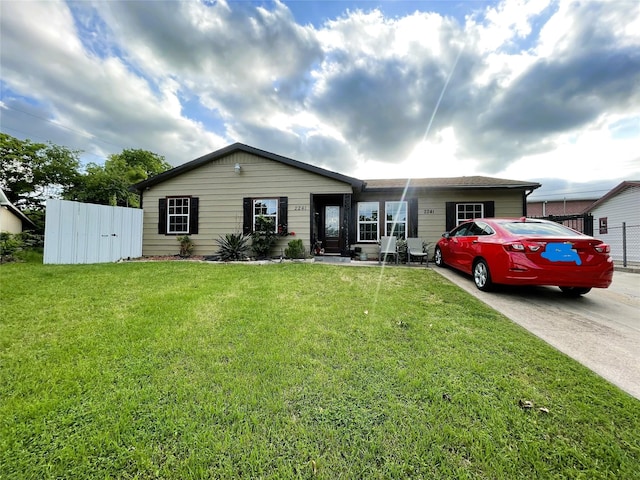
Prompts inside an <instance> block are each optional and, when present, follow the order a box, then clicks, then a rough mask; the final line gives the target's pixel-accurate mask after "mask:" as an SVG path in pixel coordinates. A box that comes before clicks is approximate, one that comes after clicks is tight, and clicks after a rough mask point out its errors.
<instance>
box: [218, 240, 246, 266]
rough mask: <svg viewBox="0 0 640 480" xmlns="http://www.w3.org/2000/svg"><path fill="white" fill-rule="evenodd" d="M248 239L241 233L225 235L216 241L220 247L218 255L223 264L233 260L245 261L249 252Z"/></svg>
mask: <svg viewBox="0 0 640 480" xmlns="http://www.w3.org/2000/svg"><path fill="white" fill-rule="evenodd" d="M250 238H251V237H249V236H248V235H245V234H243V233H227V234H226V235H225V236H224V237H220V238H219V239H218V240H216V243H217V244H218V246H219V247H220V248H219V249H218V255H219V256H220V259H221V260H222V261H224V262H228V261H233V260H236V261H237V260H245V259H246V258H247V252H248V251H249V248H250V246H249V239H250Z"/></svg>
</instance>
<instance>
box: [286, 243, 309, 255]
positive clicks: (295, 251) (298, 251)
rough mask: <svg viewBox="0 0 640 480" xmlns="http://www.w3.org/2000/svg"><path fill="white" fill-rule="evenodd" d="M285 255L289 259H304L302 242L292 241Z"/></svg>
mask: <svg viewBox="0 0 640 480" xmlns="http://www.w3.org/2000/svg"><path fill="white" fill-rule="evenodd" d="M284 254H285V256H286V257H287V258H304V255H305V254H304V244H303V243H302V240H300V239H296V240H290V241H289V243H288V244H287V248H285V249H284Z"/></svg>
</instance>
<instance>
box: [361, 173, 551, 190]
mask: <svg viewBox="0 0 640 480" xmlns="http://www.w3.org/2000/svg"><path fill="white" fill-rule="evenodd" d="M407 185H408V186H410V187H412V188H430V189H445V188H457V189H467V188H468V189H478V188H516V189H531V190H535V189H536V188H540V187H541V186H542V185H541V184H539V183H536V182H522V181H519V180H507V179H504V178H493V177H482V176H471V177H446V178H395V179H377V180H365V188H366V189H367V190H374V189H375V190H378V189H380V190H382V189H396V188H405V187H406V186H407Z"/></svg>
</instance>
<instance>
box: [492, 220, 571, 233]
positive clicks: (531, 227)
mask: <svg viewBox="0 0 640 480" xmlns="http://www.w3.org/2000/svg"><path fill="white" fill-rule="evenodd" d="M502 227H503V228H504V229H505V230H508V231H509V232H511V233H513V234H514V235H543V236H561V237H580V236H582V234H581V233H578V232H576V231H574V230H571V229H570V228H567V227H565V226H564V225H560V224H559V223H546V222H545V223H543V222H505V223H503V224H502Z"/></svg>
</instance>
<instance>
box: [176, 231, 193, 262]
mask: <svg viewBox="0 0 640 480" xmlns="http://www.w3.org/2000/svg"><path fill="white" fill-rule="evenodd" d="M176 240H177V241H178V242H180V254H179V255H180V256H181V257H190V256H191V254H192V253H193V249H194V248H195V245H194V244H193V241H192V240H191V238H190V237H189V235H182V236H181V237H177V238H176Z"/></svg>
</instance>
